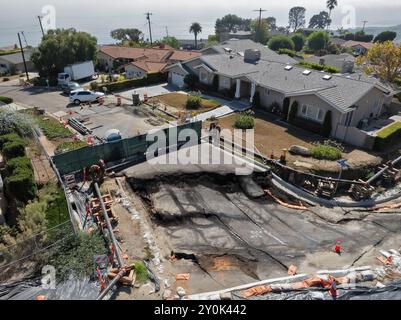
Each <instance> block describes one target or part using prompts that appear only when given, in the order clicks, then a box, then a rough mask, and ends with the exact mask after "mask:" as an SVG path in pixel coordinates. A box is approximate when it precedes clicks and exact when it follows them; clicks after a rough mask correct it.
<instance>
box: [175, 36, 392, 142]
mask: <svg viewBox="0 0 401 320" xmlns="http://www.w3.org/2000/svg"><path fill="white" fill-rule="evenodd" d="M244 41H249V40H244ZM247 45H248V44H245V47H244V46H243V45H240V43H238V42H235V41H234V42H233V43H223V44H220V45H219V46H215V48H213V50H215V51H217V52H216V53H212V52H209V53H208V54H203V55H202V56H200V57H197V58H194V59H191V60H188V61H185V62H182V63H180V64H175V65H172V66H170V67H168V68H167V70H168V72H169V82H170V83H172V84H176V83H175V81H177V79H176V78H177V77H178V76H177V75H180V76H181V75H182V77H185V75H187V74H196V75H197V76H198V77H199V81H200V82H201V83H203V84H205V85H210V86H211V85H212V84H213V82H214V78H215V77H217V80H218V89H219V91H223V92H224V91H225V90H230V89H232V90H235V98H236V99H241V100H244V101H249V102H250V103H252V102H253V101H254V98H255V96H256V95H257V96H258V100H259V101H260V107H261V108H265V109H271V108H272V106H276V107H279V108H280V109H281V110H285V111H286V112H287V110H288V113H287V117H288V116H289V115H290V114H294V112H295V117H296V118H297V120H299V121H298V122H302V123H303V125H302V127H304V128H306V129H310V130H312V131H316V132H319V130H320V129H321V128H322V126H323V123H325V118H326V117H328V115H330V117H329V118H331V136H332V137H335V138H338V139H340V140H344V141H346V142H348V143H351V144H354V145H363V144H364V141H363V140H364V138H365V136H366V135H365V134H363V133H361V134H360V135H358V133H357V131H358V130H359V129H358V127H359V126H360V124H361V122H362V121H365V120H367V119H374V118H376V117H378V116H380V115H381V114H382V113H383V112H384V111H385V109H386V106H388V105H389V104H390V103H391V100H392V97H393V95H394V93H395V92H394V91H393V89H392V87H391V86H389V85H387V84H385V83H382V82H381V81H379V80H378V79H376V78H372V77H367V76H362V75H359V76H358V75H342V74H338V75H333V74H328V73H325V72H320V71H316V70H309V69H305V68H303V67H299V66H296V65H295V64H294V63H293V62H294V61H295V60H293V59H291V58H290V59H288V58H289V57H288V58H287V57H285V56H281V55H278V54H276V53H275V52H270V51H271V50H269V49H267V48H265V47H264V46H262V45H259V44H255V43H253V44H252V45H251V48H248V49H247V48H246V46H247ZM265 49H267V50H265ZM182 79H183V78H182ZM180 83H181V84H183V80H182V81H181V82H180ZM293 108H295V109H293ZM292 109H293V110H292ZM291 110H292V111H291Z"/></svg>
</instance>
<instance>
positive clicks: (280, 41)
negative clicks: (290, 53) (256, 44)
mask: <svg viewBox="0 0 401 320" xmlns="http://www.w3.org/2000/svg"><path fill="white" fill-rule="evenodd" d="M268 46H269V48H270V49H272V50H274V51H278V50H279V49H289V50H294V49H295V45H294V42H292V40H291V39H290V38H288V37H287V36H283V35H278V36H274V37H272V38H271V39H270V40H269V43H268Z"/></svg>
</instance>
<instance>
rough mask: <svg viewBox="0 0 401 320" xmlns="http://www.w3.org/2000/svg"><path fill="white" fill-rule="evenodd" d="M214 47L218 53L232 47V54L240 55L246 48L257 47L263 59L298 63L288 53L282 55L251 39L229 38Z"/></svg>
mask: <svg viewBox="0 0 401 320" xmlns="http://www.w3.org/2000/svg"><path fill="white" fill-rule="evenodd" d="M212 48H213V49H214V50H215V51H216V53H227V51H226V49H231V50H232V51H231V54H232V55H238V53H239V52H242V53H243V52H244V51H245V50H246V49H256V50H260V53H261V56H260V59H261V60H266V61H275V62H281V63H296V62H297V61H296V60H295V59H293V58H291V57H289V56H287V55H280V54H278V53H276V52H274V51H273V50H270V49H269V48H268V47H266V46H264V45H262V44H260V43H256V42H254V41H252V40H249V39H243V40H227V41H224V42H222V43H219V44H218V45H215V46H212Z"/></svg>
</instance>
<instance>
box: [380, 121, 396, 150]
mask: <svg viewBox="0 0 401 320" xmlns="http://www.w3.org/2000/svg"><path fill="white" fill-rule="evenodd" d="M400 137H401V122H398V121H397V122H394V123H393V124H391V125H389V126H387V127H385V128H383V129H381V130H380V131H379V132H377V135H376V139H375V145H374V148H375V149H376V150H384V149H385V148H386V147H388V146H390V145H392V144H394V143H395V142H397V140H398V139H399V138H400Z"/></svg>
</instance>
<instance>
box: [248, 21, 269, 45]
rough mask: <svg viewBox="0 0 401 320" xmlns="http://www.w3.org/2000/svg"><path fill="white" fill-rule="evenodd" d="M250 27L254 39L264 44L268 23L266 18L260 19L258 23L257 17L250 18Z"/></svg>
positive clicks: (267, 32)
mask: <svg viewBox="0 0 401 320" xmlns="http://www.w3.org/2000/svg"><path fill="white" fill-rule="evenodd" d="M251 29H252V32H253V34H254V40H255V41H256V42H259V43H262V44H266V42H267V39H268V36H269V25H268V24H267V21H266V19H262V20H261V21H260V24H259V20H258V19H255V20H252V22H251Z"/></svg>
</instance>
